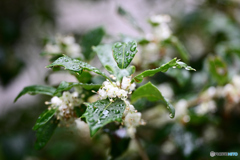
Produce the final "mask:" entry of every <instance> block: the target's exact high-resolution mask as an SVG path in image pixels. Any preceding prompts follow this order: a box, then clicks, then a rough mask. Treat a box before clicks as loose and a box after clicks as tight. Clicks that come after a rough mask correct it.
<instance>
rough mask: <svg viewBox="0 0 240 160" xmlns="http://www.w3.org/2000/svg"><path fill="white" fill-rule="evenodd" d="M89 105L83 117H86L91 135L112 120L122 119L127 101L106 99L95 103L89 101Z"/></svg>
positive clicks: (119, 120)
mask: <svg viewBox="0 0 240 160" xmlns="http://www.w3.org/2000/svg"><path fill="white" fill-rule="evenodd" d="M87 105H88V106H87V110H86V112H85V113H84V115H83V116H82V117H85V118H86V121H87V123H88V125H89V128H90V134H91V136H93V135H94V134H95V133H96V132H97V131H98V130H99V129H100V128H101V127H103V126H104V125H106V124H108V123H110V122H113V121H118V122H121V121H122V115H123V112H124V110H125V103H124V101H122V100H120V99H117V100H116V101H114V102H110V101H109V100H108V99H104V100H99V101H96V102H94V103H88V104H87Z"/></svg>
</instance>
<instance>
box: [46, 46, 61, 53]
mask: <svg viewBox="0 0 240 160" xmlns="http://www.w3.org/2000/svg"><path fill="white" fill-rule="evenodd" d="M44 50H45V52H47V53H52V54H54V53H55V54H59V53H61V49H60V47H59V46H58V45H55V44H47V45H46V46H45V49H44Z"/></svg>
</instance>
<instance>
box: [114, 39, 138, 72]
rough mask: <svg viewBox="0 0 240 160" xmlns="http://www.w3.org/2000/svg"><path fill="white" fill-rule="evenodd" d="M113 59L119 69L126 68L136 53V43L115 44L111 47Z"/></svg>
mask: <svg viewBox="0 0 240 160" xmlns="http://www.w3.org/2000/svg"><path fill="white" fill-rule="evenodd" d="M112 50H113V57H114V59H115V61H116V62H117V65H118V67H119V68H121V69H124V68H127V67H128V65H129V64H130V63H131V62H132V59H133V58H134V56H135V54H136V53H137V51H138V50H137V42H135V41H132V42H128V43H125V42H117V43H115V44H114V45H113V46H112Z"/></svg>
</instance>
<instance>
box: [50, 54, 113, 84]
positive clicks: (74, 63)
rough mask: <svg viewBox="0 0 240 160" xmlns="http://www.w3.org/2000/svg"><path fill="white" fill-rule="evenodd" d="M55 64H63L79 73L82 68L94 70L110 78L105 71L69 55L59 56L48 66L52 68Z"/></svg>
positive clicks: (67, 68)
mask: <svg viewBox="0 0 240 160" xmlns="http://www.w3.org/2000/svg"><path fill="white" fill-rule="evenodd" d="M55 66H62V67H64V68H65V69H66V70H69V71H73V72H75V73H77V74H81V72H82V70H83V69H84V70H87V71H92V72H94V73H97V74H99V75H101V76H103V77H105V78H107V79H109V78H108V77H107V76H106V74H105V73H103V72H101V71H100V70H99V69H97V68H95V67H93V66H91V65H89V64H88V63H85V62H82V61H80V60H77V59H72V58H70V57H68V56H63V57H60V58H58V59H57V60H56V61H54V62H53V63H52V64H50V65H48V66H47V67H46V68H51V67H55Z"/></svg>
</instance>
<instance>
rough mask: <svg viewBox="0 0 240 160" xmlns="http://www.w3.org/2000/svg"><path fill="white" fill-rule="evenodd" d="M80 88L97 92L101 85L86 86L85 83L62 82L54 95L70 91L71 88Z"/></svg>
mask: <svg viewBox="0 0 240 160" xmlns="http://www.w3.org/2000/svg"><path fill="white" fill-rule="evenodd" d="M76 86H82V87H83V88H84V89H86V90H92V89H93V90H98V89H99V88H100V87H101V86H102V85H101V84H87V83H77V82H66V81H62V82H61V83H60V85H59V86H58V88H57V90H56V91H55V93H54V95H57V94H58V93H60V92H62V91H67V90H70V89H71V88H72V87H76Z"/></svg>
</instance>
